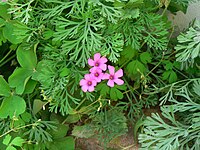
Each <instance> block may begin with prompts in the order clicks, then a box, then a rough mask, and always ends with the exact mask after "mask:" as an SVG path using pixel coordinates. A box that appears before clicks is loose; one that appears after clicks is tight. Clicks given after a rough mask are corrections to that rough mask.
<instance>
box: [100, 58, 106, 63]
mask: <svg viewBox="0 0 200 150" xmlns="http://www.w3.org/2000/svg"><path fill="white" fill-rule="evenodd" d="M107 61H108V59H107V58H106V57H101V58H100V63H102V64H105V63H106V62H107Z"/></svg>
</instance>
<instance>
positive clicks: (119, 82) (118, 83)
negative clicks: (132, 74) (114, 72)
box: [114, 79, 124, 85]
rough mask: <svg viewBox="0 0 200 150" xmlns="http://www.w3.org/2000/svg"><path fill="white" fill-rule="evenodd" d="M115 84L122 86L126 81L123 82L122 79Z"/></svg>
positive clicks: (116, 80)
mask: <svg viewBox="0 0 200 150" xmlns="http://www.w3.org/2000/svg"><path fill="white" fill-rule="evenodd" d="M114 82H115V83H116V84H117V85H122V84H124V81H123V80H121V79H115V80H114Z"/></svg>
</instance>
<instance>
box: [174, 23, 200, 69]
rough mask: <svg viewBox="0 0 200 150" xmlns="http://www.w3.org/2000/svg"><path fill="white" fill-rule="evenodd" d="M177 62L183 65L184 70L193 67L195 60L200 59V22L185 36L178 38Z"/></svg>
mask: <svg viewBox="0 0 200 150" xmlns="http://www.w3.org/2000/svg"><path fill="white" fill-rule="evenodd" d="M175 49H176V52H177V54H176V60H177V61H178V62H181V63H182V68H188V67H189V66H193V64H194V62H195V58H199V57H200V21H196V22H195V23H194V26H193V27H190V28H189V29H188V31H187V32H186V33H185V34H184V33H183V34H181V35H179V36H178V44H177V46H176V47H175Z"/></svg>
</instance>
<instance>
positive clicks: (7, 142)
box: [3, 134, 12, 145]
mask: <svg viewBox="0 0 200 150" xmlns="http://www.w3.org/2000/svg"><path fill="white" fill-rule="evenodd" d="M11 138H12V137H11V136H10V134H8V135H6V137H5V138H4V139H3V144H5V145H8V144H9V143H10V140H11Z"/></svg>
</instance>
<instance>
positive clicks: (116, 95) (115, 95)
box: [110, 87, 124, 100]
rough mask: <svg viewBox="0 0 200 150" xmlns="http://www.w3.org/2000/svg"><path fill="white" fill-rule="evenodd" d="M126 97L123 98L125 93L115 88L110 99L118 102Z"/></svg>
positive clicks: (112, 89)
mask: <svg viewBox="0 0 200 150" xmlns="http://www.w3.org/2000/svg"><path fill="white" fill-rule="evenodd" d="M123 97H124V96H123V93H122V92H121V91H119V90H118V89H117V88H115V87H113V88H111V90H110V98H111V99H112V100H118V99H122V98H123Z"/></svg>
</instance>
